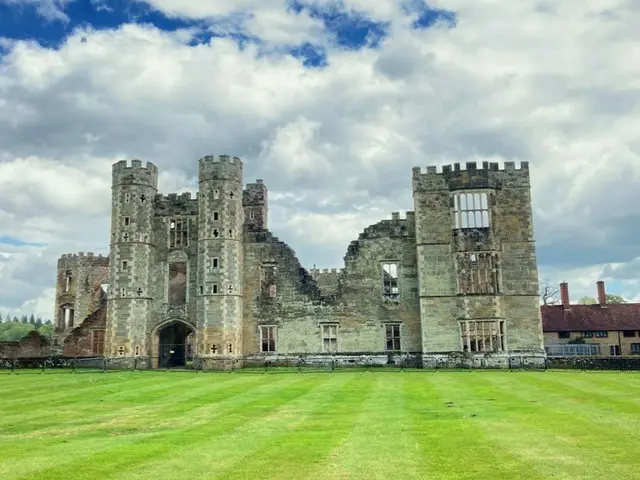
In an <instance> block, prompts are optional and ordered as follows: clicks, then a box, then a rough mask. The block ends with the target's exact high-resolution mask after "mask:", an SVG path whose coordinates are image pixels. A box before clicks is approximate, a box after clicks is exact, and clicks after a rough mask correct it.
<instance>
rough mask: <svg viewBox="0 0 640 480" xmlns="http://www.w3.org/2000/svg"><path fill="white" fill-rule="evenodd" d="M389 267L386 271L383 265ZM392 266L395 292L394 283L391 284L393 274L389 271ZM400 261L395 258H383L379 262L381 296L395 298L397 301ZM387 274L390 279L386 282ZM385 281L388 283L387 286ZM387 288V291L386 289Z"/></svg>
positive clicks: (398, 295) (398, 296)
mask: <svg viewBox="0 0 640 480" xmlns="http://www.w3.org/2000/svg"><path fill="white" fill-rule="evenodd" d="M387 266H388V267H389V270H390V271H386V270H385V267H387ZM392 267H395V271H396V272H395V290H396V291H395V292H393V289H394V285H393V278H394V277H393V274H392V273H391V269H392ZM400 269H401V266H400V262H399V261H397V260H385V261H382V262H380V280H381V283H382V297H383V298H384V299H386V300H395V301H398V300H400V295H401V292H400ZM385 274H388V275H389V278H390V279H391V281H389V282H387V275H385ZM387 283H388V284H389V285H388V287H387ZM387 290H388V291H387Z"/></svg>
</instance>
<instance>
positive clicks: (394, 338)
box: [384, 323, 402, 352]
mask: <svg viewBox="0 0 640 480" xmlns="http://www.w3.org/2000/svg"><path fill="white" fill-rule="evenodd" d="M384 327H385V328H384V332H385V345H384V349H385V352H401V351H402V324H400V323H385V324H384ZM390 330H391V335H389V333H390V332H389V331H390ZM395 330H397V335H396V332H395ZM396 342H397V344H396ZM389 344H391V348H389ZM395 347H397V348H395Z"/></svg>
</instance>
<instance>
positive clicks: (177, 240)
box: [169, 218, 189, 248]
mask: <svg viewBox="0 0 640 480" xmlns="http://www.w3.org/2000/svg"><path fill="white" fill-rule="evenodd" d="M188 245H189V220H188V219H186V218H176V219H171V220H170V221H169V248H183V247H186V246H188Z"/></svg>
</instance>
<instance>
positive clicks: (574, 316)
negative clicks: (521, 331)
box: [540, 303, 640, 332]
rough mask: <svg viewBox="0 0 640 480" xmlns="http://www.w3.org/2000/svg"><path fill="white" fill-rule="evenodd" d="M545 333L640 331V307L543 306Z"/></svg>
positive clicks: (626, 304)
mask: <svg viewBox="0 0 640 480" xmlns="http://www.w3.org/2000/svg"><path fill="white" fill-rule="evenodd" d="M540 313H541V315H542V330H543V331H545V332H588V331H594V330H640V303H612V304H609V305H607V306H606V307H601V306H600V305H598V304H595V305H571V306H570V307H569V308H567V309H565V308H564V307H563V306H562V305H544V306H541V307H540Z"/></svg>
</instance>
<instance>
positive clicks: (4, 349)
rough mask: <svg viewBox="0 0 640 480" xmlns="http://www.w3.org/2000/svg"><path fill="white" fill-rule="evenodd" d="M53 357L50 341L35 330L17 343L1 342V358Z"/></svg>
mask: <svg viewBox="0 0 640 480" xmlns="http://www.w3.org/2000/svg"><path fill="white" fill-rule="evenodd" d="M49 355H51V346H50V344H49V340H47V338H46V337H43V336H42V335H40V333H38V332H37V331H35V330H32V331H30V332H29V333H27V334H26V335H25V336H24V337H22V338H21V339H20V340H17V341H2V342H0V358H41V357H48V356H49Z"/></svg>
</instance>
